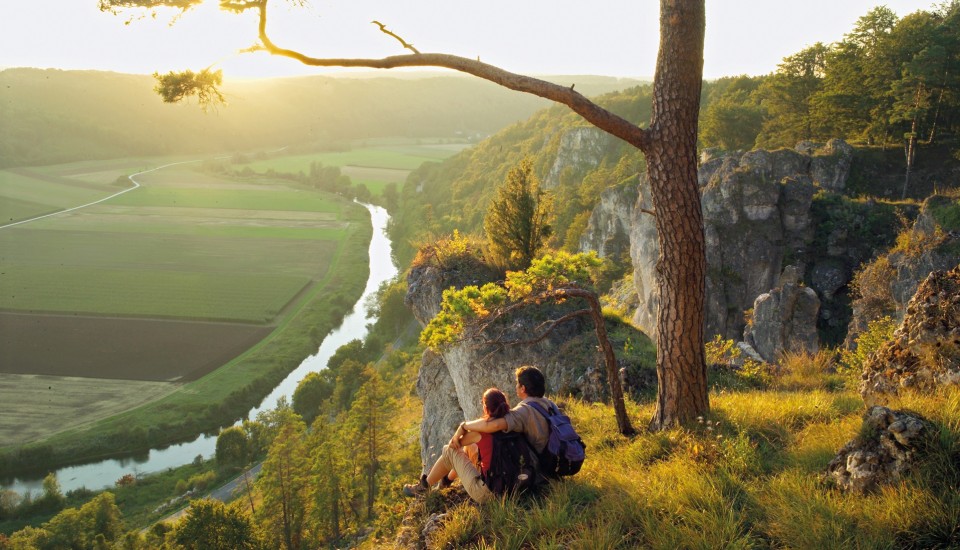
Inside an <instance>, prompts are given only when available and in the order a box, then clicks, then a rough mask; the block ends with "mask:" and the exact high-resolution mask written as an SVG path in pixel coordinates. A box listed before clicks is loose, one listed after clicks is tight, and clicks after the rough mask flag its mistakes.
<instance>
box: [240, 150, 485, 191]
mask: <svg viewBox="0 0 960 550" xmlns="http://www.w3.org/2000/svg"><path fill="white" fill-rule="evenodd" d="M464 147H466V145H463V144H454V145H449V144H448V145H440V144H437V145H410V144H399V145H377V146H371V147H361V148H357V149H352V150H350V151H333V152H325V153H313V154H299V155H282V156H276V157H273V158H270V159H265V160H258V161H255V162H251V163H250V164H248V165H246V166H248V167H249V168H250V169H251V170H253V171H254V172H258V173H264V172H266V171H268V170H273V171H275V172H278V173H288V174H297V173H300V172H303V173H305V174H309V173H310V165H311V164H312V163H314V162H319V163H321V164H323V165H324V166H338V167H340V169H341V171H342V173H343V174H344V175H347V176H350V178H351V180H352V181H353V183H354V184H358V183H362V184H364V185H365V186H367V189H369V190H370V192H371V193H373V194H374V195H379V194H381V193H382V192H383V189H384V187H386V186H387V185H388V184H390V183H396V184H402V183H403V182H404V181H405V180H406V178H407V175H408V174H409V173H410V171H411V170H414V169H415V168H418V167H419V166H420V165H421V164H423V163H424V162H439V161H441V160H443V159H445V158H448V157H450V156H453V155H454V154H456V153H457V152H458V151H460V150H462V149H463V148H464Z"/></svg>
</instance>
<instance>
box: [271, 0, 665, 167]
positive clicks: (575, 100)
mask: <svg viewBox="0 0 960 550" xmlns="http://www.w3.org/2000/svg"><path fill="white" fill-rule="evenodd" d="M259 10H260V26H259V37H260V42H261V44H262V45H263V49H264V50H265V51H267V52H269V53H270V54H271V55H277V56H281V57H288V58H290V59H294V60H296V61H299V62H300V63H302V64H304V65H308V66H312V67H365V68H369V69H395V68H399V67H442V68H446V69H452V70H454V71H459V72H462V73H467V74H471V75H473V76H476V77H478V78H482V79H484V80H489V81H490V82H493V83H495V84H499V85H500V86H503V87H505V88H509V89H511V90H516V91H518V92H524V93H528V94H532V95H536V96H539V97H542V98H545V99H549V100H551V101H556V102H557V103H562V104H564V105H566V106H567V107H569V108H570V109H572V110H573V111H574V112H575V113H577V114H579V115H580V116H582V117H583V118H585V119H586V120H587V121H588V122H590V123H591V124H593V125H595V126H597V127H598V128H601V129H603V130H604V131H606V132H608V133H610V134H611V135H614V136H616V137H618V138H620V139H622V140H624V141H626V142H627V143H629V144H631V145H633V146H634V147H637V148H639V149H640V150H641V151H644V152H646V151H647V149H648V147H649V144H650V141H651V136H650V135H649V134H650V133H649V131H648V130H644V129H642V128H640V127H639V126H637V125H636V124H634V123H632V122H630V121H628V120H626V119H625V118H623V117H621V116H619V115H616V114H614V113H612V112H610V111H608V110H606V109H604V108H603V107H600V106H599V105H597V104H596V103H594V102H592V101H590V100H589V99H587V98H586V97H584V96H583V94H581V93H579V92H576V91H574V90H573V87H572V86H571V87H567V86H560V85H559V84H554V83H552V82H547V81H545V80H540V79H538V78H533V77H530V76H525V75H519V74H516V73H511V72H509V71H506V70H504V69H501V68H500V67H497V66H495V65H489V64H487V63H483V62H481V61H480V58H477V59H467V58H465V57H459V56H456V55H450V54H442V53H419V52H418V53H413V54H407V55H395V56H390V57H384V58H380V59H366V58H324V57H310V56H307V55H304V54H303V53H300V52H298V51H295V50H289V49H286V48H281V47H279V46H277V45H276V44H274V43H273V41H272V40H270V37H269V36H268V35H267V0H262V1H261V3H260V5H259ZM374 23H376V22H374ZM377 24H378V25H379V23H377ZM381 30H383V31H384V32H385V33H387V34H390V35H391V36H394V37H395V38H397V39H398V40H400V42H401V44H403V45H404V47H409V48H410V49H412V47H411V46H409V44H407V43H406V42H405V41H404V40H403V39H401V38H400V37H398V36H396V35H395V34H393V33H391V32H389V31H386V30H385V29H383V28H382V25H381ZM413 51H414V52H416V50H413Z"/></svg>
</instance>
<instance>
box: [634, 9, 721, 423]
mask: <svg viewBox="0 0 960 550" xmlns="http://www.w3.org/2000/svg"><path fill="white" fill-rule="evenodd" d="M703 36H704V3H703V2H702V1H690V0H661V2H660V52H659V54H658V56H657V72H656V76H655V80H654V89H653V115H652V124H651V127H650V132H651V140H650V144H649V147H646V148H644V153H646V158H647V176H648V177H649V179H650V184H651V185H650V187H651V189H652V199H653V206H654V210H655V212H656V219H657V222H656V226H657V235H658V237H659V239H660V254H659V257H658V258H657V289H658V291H659V294H660V307H659V309H658V312H657V380H658V382H659V384H658V390H657V410H656V412H655V413H654V417H653V420H652V421H651V423H650V427H651V429H655V430H660V429H664V428H667V427H669V426H673V425H676V424H680V423H683V422H687V421H690V420H692V419H693V418H695V417H696V416H698V415H702V414H705V413H706V412H707V411H708V410H709V406H710V405H709V400H708V394H707V369H706V360H705V357H704V347H703V342H704V339H703V335H704V328H703V323H704V302H705V294H706V291H705V287H706V283H705V280H706V279H705V277H706V252H705V243H704V235H703V213H702V211H701V206H700V189H699V187H698V185H697V114H698V110H699V104H700V86H701V80H702V75H703Z"/></svg>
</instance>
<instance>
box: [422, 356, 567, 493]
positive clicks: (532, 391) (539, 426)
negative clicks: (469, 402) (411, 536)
mask: <svg viewBox="0 0 960 550" xmlns="http://www.w3.org/2000/svg"><path fill="white" fill-rule="evenodd" d="M516 378H517V385H516V391H517V397H519V398H520V403H518V404H517V406H515V407H513V408H512V409H510V410H509V411H508V412H507V413H506V414H505V415H503V416H502V417H499V418H495V417H489V416H487V417H484V418H479V419H477V420H471V421H470V422H463V423H461V424H460V426H459V427H458V428H457V432H456V433H455V434H454V436H453V438H452V439H451V440H450V443H449V444H448V445H446V446H444V448H443V453H442V454H441V456H440V459H439V460H438V461H437V462H438V464H441V463H443V465H447V464H449V466H448V468H447V469H456V466H457V464H458V462H464V461H463V460H460V461H458V460H456V459H454V456H455V454H456V453H459V452H460V447H461V445H462V442H463V441H464V440H465V438H467V434H469V433H470V432H477V433H488V434H489V433H495V432H501V431H502V432H520V433H523V434H524V436H526V438H527V442H528V443H529V444H530V447H532V448H533V450H534V451H535V452H536V453H537V454H538V455H539V454H540V453H542V452H543V449H544V448H545V447H546V446H547V440H548V439H549V437H550V424H549V422H548V421H547V419H546V418H544V416H543V415H542V414H540V413H539V412H537V411H536V409H534V408H533V407H532V406H530V405H529V403H531V402H535V403H537V404H539V405H540V406H541V407H543V408H544V410H551V409H555V408H556V405H555V404H554V403H553V401H551V400H549V399H547V398H545V397H543V394H544V392H545V389H546V381H545V379H544V377H543V373H542V372H540V369H538V368H537V367H531V366H523V367H520V368H519V369H517V371H516ZM445 457H446V458H445ZM464 458H465V457H464ZM464 464H466V462H464ZM443 469H444V468H440V469H438V468H437V467H436V465H435V466H434V467H433V468H432V469H431V471H430V474H429V475H427V474H424V475H422V476H420V482H419V483H415V484H412V485H406V486H404V488H403V492H404V494H406V495H407V496H413V495H416V494H421V493H423V492H426V491H428V490H429V489H430V487H431V486H433V484H435V483H437V482H438V481H440V480H441V478H442V477H444V476H445V475H446V473H447V472H442V473H441V470H443ZM457 473H458V475H460V476H461V481H464V483H465V485H466V483H472V482H473V480H463V475H462V474H460V472H459V471H458V472H457ZM473 475H476V474H473ZM480 483H481V484H482V483H483V482H482V481H480ZM471 496H473V495H471Z"/></svg>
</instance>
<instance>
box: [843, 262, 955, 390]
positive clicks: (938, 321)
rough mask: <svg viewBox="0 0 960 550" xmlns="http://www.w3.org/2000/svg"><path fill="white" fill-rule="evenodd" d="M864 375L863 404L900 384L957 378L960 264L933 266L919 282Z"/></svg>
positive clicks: (926, 385) (918, 385) (929, 384)
mask: <svg viewBox="0 0 960 550" xmlns="http://www.w3.org/2000/svg"><path fill="white" fill-rule="evenodd" d="M862 378H863V382H862V384H861V386H860V394H861V395H862V396H863V400H864V402H866V403H867V404H873V403H879V402H882V401H883V400H884V398H885V397H886V396H888V395H896V394H897V393H898V392H899V390H900V388H907V387H909V388H915V389H919V390H932V389H933V388H936V387H937V386H942V385H947V384H960V266H956V267H954V268H953V269H952V270H950V271H947V272H944V271H935V272H933V273H931V274H930V275H929V276H928V277H927V279H926V280H925V281H923V283H921V284H920V287H919V288H918V289H917V293H916V294H915V295H914V297H913V299H911V300H910V303H909V305H908V306H907V313H906V315H905V316H904V318H903V322H902V323H901V324H900V327H899V328H897V330H896V331H895V332H894V333H893V338H892V339H891V340H890V341H888V342H886V343H884V344H883V345H881V346H880V349H878V350H877V351H876V353H874V354H873V356H871V357H870V359H869V360H868V361H867V364H866V365H865V366H864V372H863V376H862Z"/></svg>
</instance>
